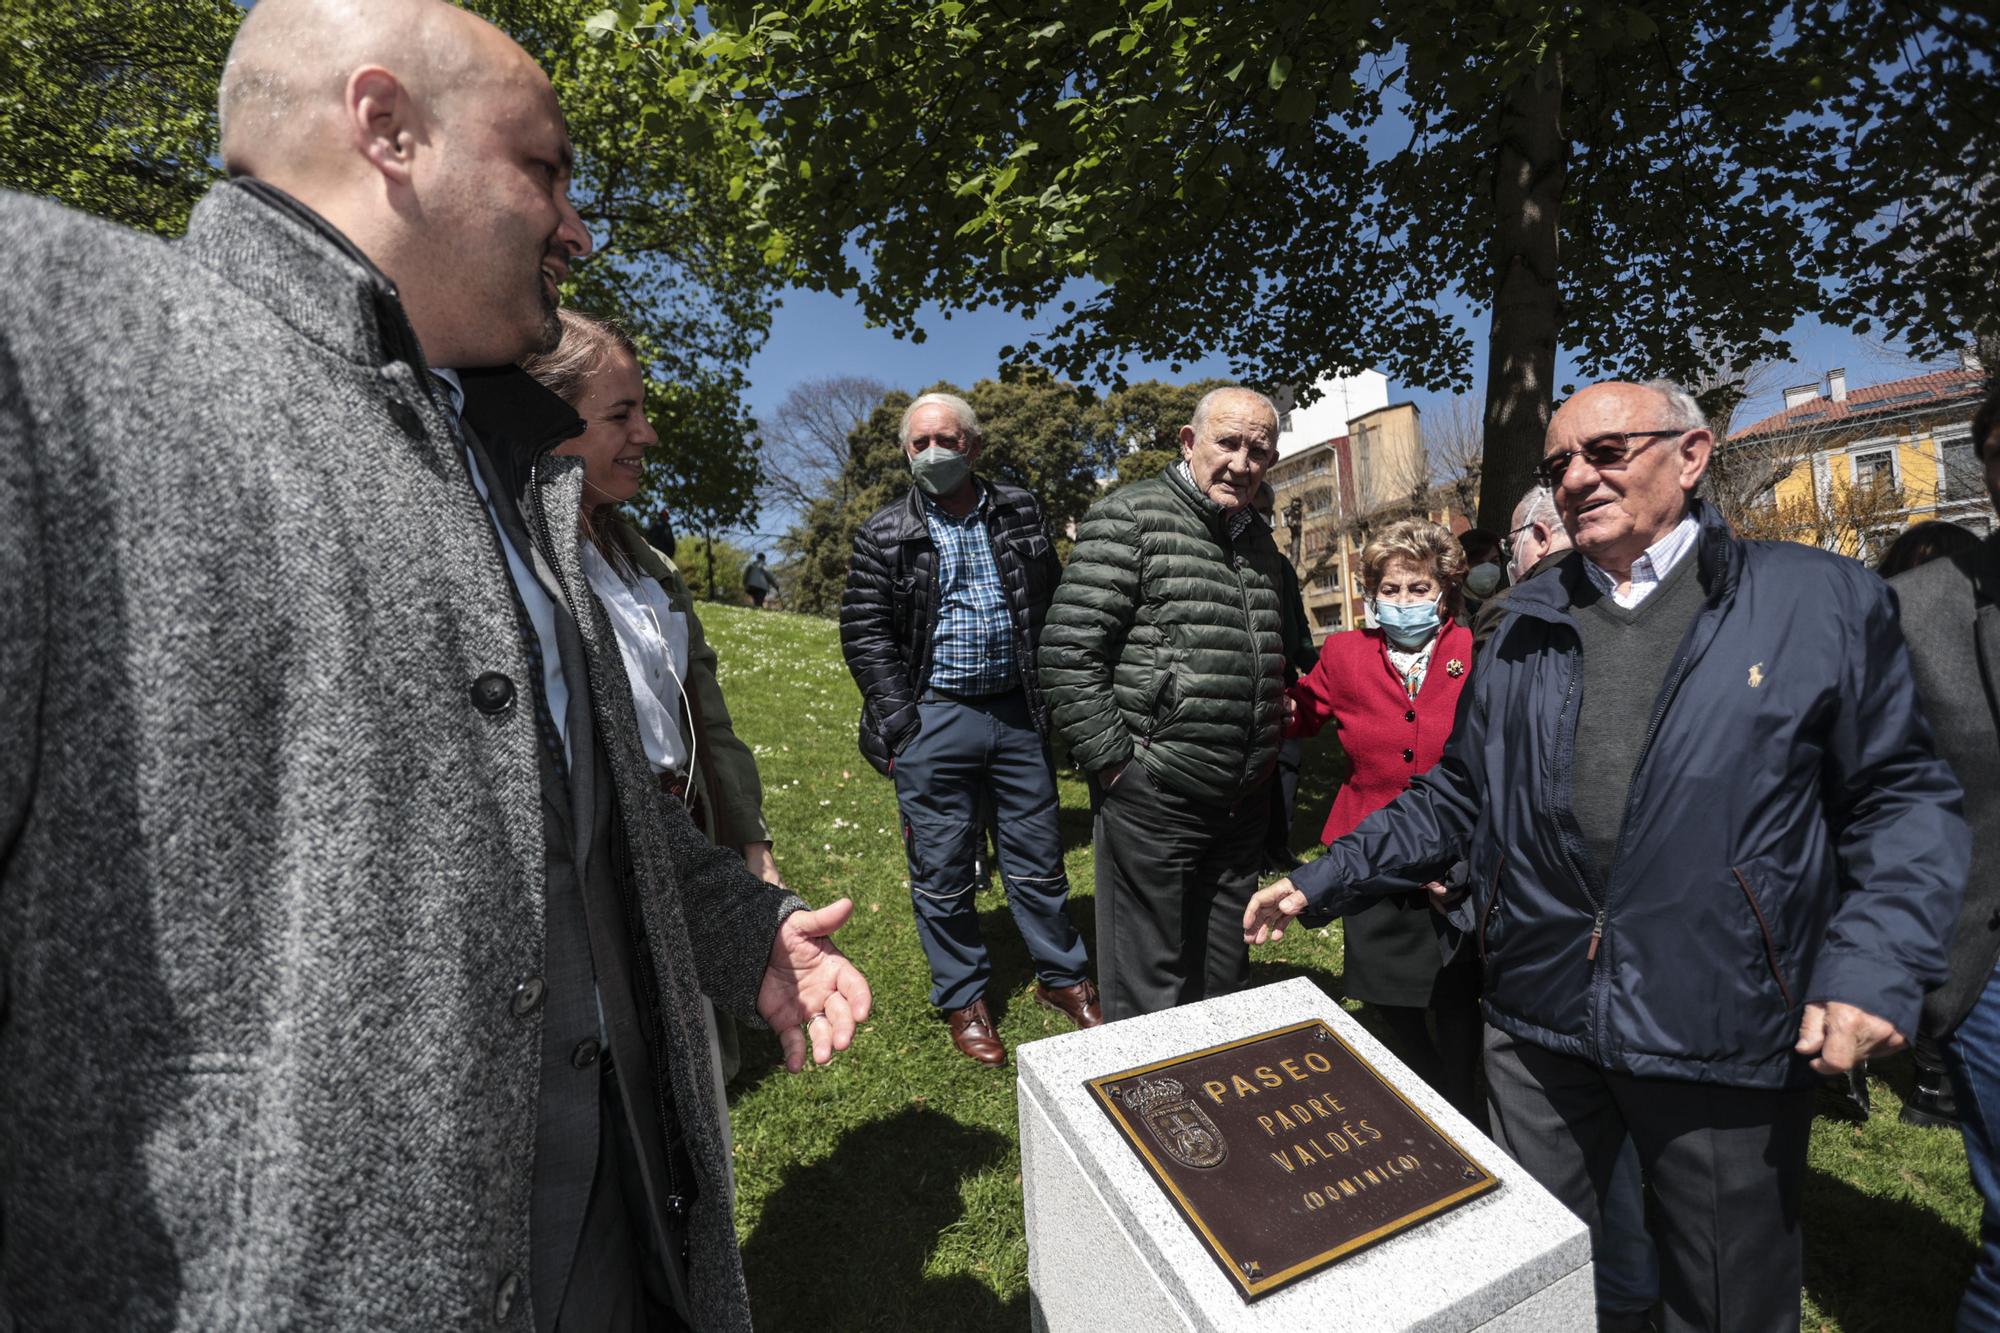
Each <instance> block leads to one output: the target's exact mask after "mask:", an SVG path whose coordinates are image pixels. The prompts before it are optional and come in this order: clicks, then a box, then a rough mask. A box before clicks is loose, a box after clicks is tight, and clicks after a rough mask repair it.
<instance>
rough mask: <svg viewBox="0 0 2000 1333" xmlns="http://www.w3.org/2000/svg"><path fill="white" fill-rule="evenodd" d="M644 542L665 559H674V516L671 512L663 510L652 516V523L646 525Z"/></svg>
mask: <svg viewBox="0 0 2000 1333" xmlns="http://www.w3.org/2000/svg"><path fill="white" fill-rule="evenodd" d="M646 541H647V542H648V543H649V544H650V545H651V546H652V548H653V549H654V550H656V551H658V552H659V553H660V554H661V555H663V556H665V557H666V558H667V559H669V560H671V559H673V558H674V516H673V513H672V511H671V510H668V509H664V508H663V509H661V510H660V511H659V512H658V513H656V514H654V515H653V521H652V522H650V523H648V524H647V525H646Z"/></svg>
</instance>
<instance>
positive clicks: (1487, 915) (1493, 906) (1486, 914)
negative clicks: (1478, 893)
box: [1479, 862, 1505, 961]
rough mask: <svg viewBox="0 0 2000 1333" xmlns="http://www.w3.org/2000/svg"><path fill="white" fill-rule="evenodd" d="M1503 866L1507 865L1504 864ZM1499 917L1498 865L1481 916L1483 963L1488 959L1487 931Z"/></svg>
mask: <svg viewBox="0 0 2000 1333" xmlns="http://www.w3.org/2000/svg"><path fill="white" fill-rule="evenodd" d="M1502 864H1505V863H1504V862H1503V863H1502ZM1498 915H1500V866H1497V865H1496V866H1494V867H1493V887H1492V890H1491V891H1490V893H1489V894H1488V896H1487V900H1486V910H1485V911H1483V912H1481V913H1480V914H1479V957H1480V960H1481V961H1484V960H1485V958H1486V939H1487V929H1488V928H1489V927H1490V926H1491V925H1492V924H1493V918H1494V917H1496V916H1498ZM1496 943H1497V941H1496Z"/></svg>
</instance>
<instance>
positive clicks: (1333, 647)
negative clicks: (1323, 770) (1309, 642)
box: [1287, 623, 1472, 843]
mask: <svg viewBox="0 0 2000 1333" xmlns="http://www.w3.org/2000/svg"><path fill="white" fill-rule="evenodd" d="M1454 662H1456V663H1457V664H1458V667H1459V670H1458V672H1457V673H1456V674H1454V673H1453V672H1452V669H1451V667H1452V664H1453V663H1454ZM1471 667H1472V631H1471V630H1469V629H1467V628H1465V627H1464V626H1463V625H1458V624H1449V623H1448V624H1446V625H1445V627H1444V628H1443V629H1442V630H1441V631H1440V632H1439V639H1438V645H1437V647H1436V648H1435V649H1433V650H1432V652H1431V662H1430V670H1429V671H1428V672H1427V673H1426V674H1425V676H1424V683H1423V688H1421V689H1420V690H1418V691H1417V697H1416V698H1414V699H1412V698H1410V697H1409V696H1408V695H1407V694H1405V693H1404V692H1403V678H1402V677H1401V676H1400V675H1398V674H1397V673H1396V668H1395V667H1393V666H1391V665H1390V664H1389V649H1388V640H1387V639H1385V638H1384V637H1383V635H1382V631H1381V630H1379V629H1361V630H1348V631H1346V632H1344V633H1340V634H1332V635H1329V636H1327V640H1326V643H1325V645H1324V646H1322V647H1321V648H1320V650H1319V665H1318V666H1316V667H1314V668H1313V669H1312V671H1311V672H1309V673H1308V674H1307V675H1306V676H1305V677H1304V678H1303V679H1301V680H1300V681H1299V682H1298V684H1296V685H1294V686H1292V691H1291V693H1292V697H1293V698H1294V699H1297V700H1298V701H1299V713H1298V717H1297V719H1296V720H1294V722H1293V723H1292V725H1291V727H1290V728H1289V729H1288V731H1287V734H1288V735H1293V736H1311V735H1313V734H1314V733H1316V732H1317V731H1318V730H1319V729H1320V727H1321V726H1323V725H1325V723H1326V720H1327V719H1328V718H1332V719H1333V720H1334V721H1335V722H1337V723H1339V725H1340V743H1341V746H1342V747H1343V748H1345V749H1346V751H1347V757H1348V759H1349V760H1351V761H1352V762H1353V764H1354V772H1353V773H1352V774H1351V775H1350V776H1349V777H1348V779H1347V781H1346V782H1345V783H1344V784H1342V786H1341V788H1340V795H1338V796H1336V797H1335V798H1334V801H1333V810H1332V811H1331V812H1330V813H1329V814H1328V815H1327V817H1326V828H1325V830H1324V831H1323V832H1322V833H1321V834H1320V840H1321V841H1323V842H1329V843H1330V842H1332V841H1333V840H1334V839H1336V838H1339V837H1342V836H1344V835H1346V834H1348V833H1352V832H1353V831H1354V829H1355V827H1356V826H1357V825H1358V824H1360V823H1361V821H1362V820H1364V819H1366V818H1368V816H1370V815H1372V814H1374V813H1375V812H1376V811H1377V810H1380V809H1381V808H1382V807H1383V806H1385V805H1387V804H1389V802H1391V801H1393V800H1395V799H1396V797H1398V796H1400V795H1401V794H1402V792H1403V789H1404V788H1406V787H1408V786H1409V785H1410V779H1411V778H1413V777H1415V776H1416V775H1417V774H1419V773H1421V772H1423V771H1424V770H1425V769H1427V768H1429V767H1430V766H1431V765H1433V764H1435V763H1437V761H1438V760H1439V759H1441V758H1443V757H1444V743H1445V741H1446V739H1447V738H1449V737H1450V735H1451V724H1452V719H1453V718H1454V717H1455V716H1456V715H1457V712H1458V692H1459V690H1460V689H1462V688H1464V686H1465V681H1466V674H1467V672H1468V671H1469V670H1470V669H1471Z"/></svg>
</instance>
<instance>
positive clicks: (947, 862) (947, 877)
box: [894, 690, 1090, 1009]
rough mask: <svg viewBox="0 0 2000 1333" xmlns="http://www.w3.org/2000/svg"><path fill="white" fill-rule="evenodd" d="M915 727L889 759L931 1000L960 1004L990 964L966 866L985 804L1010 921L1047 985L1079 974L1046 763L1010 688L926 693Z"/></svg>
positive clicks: (1084, 965)
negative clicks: (973, 693)
mask: <svg viewBox="0 0 2000 1333" xmlns="http://www.w3.org/2000/svg"><path fill="white" fill-rule="evenodd" d="M917 715H918V717H919V718H921V719H922V724H921V725H920V726H919V727H918V729H917V734H916V735H915V736H913V737H912V738H911V739H910V741H909V743H908V744H906V745H905V746H904V747H903V750H902V753H900V754H898V755H897V756H896V764H895V769H894V776H895V779H896V804H897V806H898V807H899V808H900V809H901V811H902V818H903V846H904V849H905V850H906V851H907V852H908V854H909V862H910V899H911V902H912V903H913V904H914V905H915V907H916V913H917V937H918V938H919V939H920V940H922V941H923V946H924V954H925V956H926V957H928V958H929V959H930V964H931V1003H932V1004H934V1005H936V1006H937V1007H938V1008H940V1009H962V1008H964V1007H965V1006H966V1005H968V1004H971V1003H972V1002H973V1001H974V1000H977V999H979V998H980V997H981V996H982V995H984V994H985V993H986V981H987V978H988V977H989V976H990V975H991V973H992V971H993V965H992V962H991V960H990V959H989V958H988V957H987V954H986V940H985V937H984V935H983V934H982V933H981V931H980V929H979V909H978V907H977V905H976V903H975V895H976V893H977V891H978V888H979V883H980V881H979V878H978V876H977V875H976V873H975V871H974V868H973V862H974V860H975V859H976V858H977V856H978V854H979V849H980V847H981V844H982V841H983V839H984V838H985V825H984V820H983V817H982V814H981V810H982V804H983V803H984V801H990V803H991V804H990V808H991V810H992V812H993V815H994V820H995V829H996V832H997V835H998V841H999V849H1000V880H1001V883H1002V884H1004V885H1005V886H1006V889H1007V905H1008V907H1009V908H1011V909H1012V910H1013V913H1014V924H1015V925H1016V926H1017V927H1019V929H1020V931H1021V940H1022V942H1023V943H1025V944H1026V945H1027V946H1028V956H1029V957H1030V958H1032V959H1033V960H1034V964H1035V974H1036V975H1037V976H1039V977H1040V978H1041V979H1042V981H1043V982H1044V983H1045V984H1047V985H1049V986H1074V985H1075V984H1076V983H1077V982H1079V981H1082V980H1084V979H1085V978H1086V977H1087V976H1089V974H1090V973H1089V968H1090V959H1089V957H1088V956H1087V955H1086V954H1085V952H1084V947H1083V937H1082V936H1081V935H1079V934H1078V933H1077V929H1076V925H1075V924H1074V923H1073V922H1072V921H1071V920H1070V919H1069V914H1068V912H1067V911H1065V910H1064V909H1065V907H1066V905H1067V903H1068V900H1069V875H1068V873H1067V872H1066V871H1065V870H1064V869H1063V858H1062V830H1061V828H1060V826H1059V825H1058V823H1057V818H1056V816H1057V808H1058V807H1057V803H1056V775H1055V766H1054V765H1053V764H1052V763H1051V762H1050V760H1049V752H1048V747H1047V746H1046V745H1044V744H1043V743H1042V738H1041V734H1040V733H1039V732H1037V731H1036V730H1035V723H1034V719H1033V718H1032V717H1030V716H1029V714H1028V701H1027V698H1026V696H1024V695H1023V694H1022V693H1021V691H1019V690H1013V691H1010V692H1009V693H1006V694H999V695H991V696H988V697H986V698H983V699H955V698H947V697H944V696H942V695H936V694H926V695H925V696H924V699H923V700H922V702H920V703H919V704H918V705H917Z"/></svg>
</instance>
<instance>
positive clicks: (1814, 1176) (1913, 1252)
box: [1804, 1171, 1974, 1333]
mask: <svg viewBox="0 0 2000 1333" xmlns="http://www.w3.org/2000/svg"><path fill="white" fill-rule="evenodd" d="M1804 1208H1805V1230H1806V1292H1807V1294H1808V1295H1810V1296H1811V1297H1812V1299H1813V1302H1814V1304H1816V1305H1818V1306H1819V1308H1820V1309H1821V1310H1822V1311H1824V1312H1825V1313H1826V1314H1828V1315H1830V1316H1832V1318H1834V1319H1835V1320H1837V1321H1838V1322H1839V1325H1840V1329H1841V1333H1929V1331H1930V1330H1936V1331H1937V1333H1945V1331H1946V1330H1949V1329H1950V1328H1951V1327H1952V1319H1953V1315H1954V1312H1955V1311H1956V1310H1957V1309H1958V1298H1959V1294H1960V1293H1961V1292H1963V1291H1964V1290H1965V1282H1966V1279H1967V1278H1968V1277H1970V1276H1971V1274H1972V1261H1973V1257H1974V1248H1973V1244H1972V1242H1971V1241H1970V1240H1968V1239H1967V1238H1966V1236H1965V1233H1964V1232H1962V1231H1960V1230H1959V1229H1958V1228H1957V1227H1955V1226H1953V1225H1951V1224H1950V1223H1949V1222H1946V1221H1945V1220H1944V1219H1943V1218H1941V1217H1939V1216H1938V1215H1937V1214H1936V1213H1934V1212H1932V1211H1931V1210H1930V1209H1928V1208H1924V1207H1921V1206H1920V1205H1918V1204H1915V1203H1911V1202H1909V1201H1907V1200H1904V1199H1897V1198H1893V1197H1885V1196H1883V1195H1880V1194H1869V1193H1866V1192H1865V1191H1862V1190H1859V1189H1856V1188H1855V1187H1854V1186H1853V1185H1850V1184H1848V1183H1847V1182H1846V1181H1844V1180H1841V1179H1839V1178H1838V1177H1835V1176H1830V1175H1828V1174H1826V1173H1825V1172H1824V1171H1810V1172H1808V1173H1807V1175H1806V1189H1805V1201H1804Z"/></svg>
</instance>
